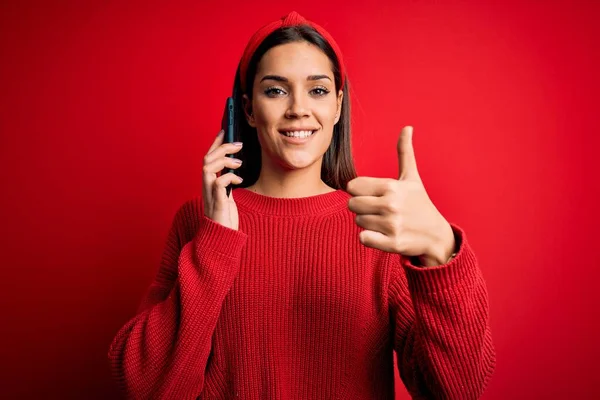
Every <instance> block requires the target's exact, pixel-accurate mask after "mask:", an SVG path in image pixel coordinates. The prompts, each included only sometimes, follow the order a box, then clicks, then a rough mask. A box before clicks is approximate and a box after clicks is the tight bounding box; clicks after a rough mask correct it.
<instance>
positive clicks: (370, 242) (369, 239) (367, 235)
mask: <svg viewBox="0 0 600 400" xmlns="http://www.w3.org/2000/svg"><path fill="white" fill-rule="evenodd" d="M358 239H359V240H360V242H361V243H362V244H363V245H365V246H367V247H372V248H374V249H379V250H383V251H386V252H388V253H395V252H397V249H396V244H395V243H394V241H393V240H392V238H390V237H388V236H386V235H384V234H383V233H380V232H375V231H369V230H366V231H362V232H360V233H359V234H358Z"/></svg>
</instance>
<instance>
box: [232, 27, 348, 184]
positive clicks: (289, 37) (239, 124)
mask: <svg viewBox="0 0 600 400" xmlns="http://www.w3.org/2000/svg"><path fill="white" fill-rule="evenodd" d="M302 41H304V42H308V43H310V44H313V45H315V46H317V47H318V48H320V49H321V50H322V51H323V52H324V53H325V54H326V55H327V57H329V59H330V60H331V63H332V66H333V74H334V78H335V87H336V93H337V92H338V91H339V87H340V83H341V76H340V73H339V63H338V59H337V57H336V55H335V52H334V51H333V49H332V48H331V46H330V45H329V43H327V41H326V40H325V39H324V38H323V37H322V36H321V35H320V34H319V33H318V32H317V31H316V30H314V29H313V28H312V27H311V26H309V25H297V26H290V27H283V28H280V29H278V30H276V31H274V32H273V33H271V34H270V35H269V36H267V37H266V38H265V40H264V41H263V42H262V43H261V44H260V45H259V46H258V48H257V49H256V52H255V53H254V54H253V56H252V58H251V60H250V63H249V65H248V73H247V76H246V82H247V85H246V87H247V88H249V89H248V93H246V94H247V95H248V97H249V98H250V100H252V87H253V84H254V76H255V75H256V69H257V66H258V63H259V61H260V60H261V58H262V57H263V55H264V54H265V53H266V52H267V51H268V50H269V49H270V48H272V47H275V46H278V45H282V44H286V43H291V42H302ZM343 92H344V97H343V99H342V110H341V114H340V119H339V120H338V122H337V124H335V125H334V127H333V136H332V139H331V144H330V145H329V148H328V149H327V151H326V152H325V154H324V155H323V163H322V165H321V179H322V180H323V182H325V183H326V184H327V185H329V186H331V187H332V188H334V189H344V190H345V189H346V184H347V183H348V182H349V181H350V180H352V179H354V178H356V170H355V168H354V160H353V159H352V147H351V126H350V94H349V82H348V78H347V77H346V79H345V83H344V88H343ZM243 95H244V92H243V91H242V88H241V82H240V67H239V65H238V68H237V72H236V75H235V81H234V85H233V101H234V107H235V120H234V126H235V131H234V140H235V141H239V142H243V143H244V147H243V149H242V150H241V151H240V152H238V153H237V154H236V157H237V158H239V159H241V160H242V161H243V163H242V166H241V167H240V168H238V169H237V170H236V174H237V175H239V176H240V177H242V179H243V180H244V181H243V182H242V183H241V184H240V185H236V186H237V187H248V186H250V185H252V184H254V183H255V182H256V181H257V180H258V177H259V175H260V168H261V157H262V155H261V149H260V143H259V142H258V136H257V132H256V128H253V127H251V126H250V125H248V121H246V117H245V114H244V109H243V107H244V106H243V102H242V96H243Z"/></svg>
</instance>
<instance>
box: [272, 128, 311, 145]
mask: <svg viewBox="0 0 600 400" xmlns="http://www.w3.org/2000/svg"><path fill="white" fill-rule="evenodd" d="M316 132H317V131H316V130H314V131H279V133H280V134H281V136H283V137H284V140H285V141H286V142H288V143H306V142H308V141H309V140H310V138H312V137H313V136H314V135H315V133H316Z"/></svg>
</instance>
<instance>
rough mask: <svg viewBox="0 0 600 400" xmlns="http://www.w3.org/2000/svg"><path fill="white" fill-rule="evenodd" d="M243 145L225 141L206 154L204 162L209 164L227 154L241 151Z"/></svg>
mask: <svg viewBox="0 0 600 400" xmlns="http://www.w3.org/2000/svg"><path fill="white" fill-rule="evenodd" d="M242 147H243V146H238V145H235V144H233V143H224V144H222V145H220V146H219V147H217V148H216V149H214V150H213V151H211V152H208V153H207V154H206V156H205V157H204V164H208V163H210V162H212V161H213V160H216V159H217V158H221V157H225V156H226V155H227V154H235V153H237V152H239V151H240V150H241V149H242Z"/></svg>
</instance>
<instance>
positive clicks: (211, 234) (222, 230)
mask: <svg viewBox="0 0 600 400" xmlns="http://www.w3.org/2000/svg"><path fill="white" fill-rule="evenodd" d="M247 239H248V235H247V234H245V233H244V232H241V231H236V230H235V229H231V228H228V227H226V226H223V225H221V224H219V223H218V222H215V221H213V220H212V219H210V218H208V217H207V216H206V215H202V217H201V218H200V226H199V227H198V232H197V233H196V237H195V239H194V240H195V241H196V243H195V244H196V250H197V251H198V252H200V254H205V253H208V252H212V253H218V254H219V255H221V256H224V257H227V258H231V259H234V260H236V259H239V258H240V257H241V255H242V249H243V248H244V246H245V245H246V240H247Z"/></svg>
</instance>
